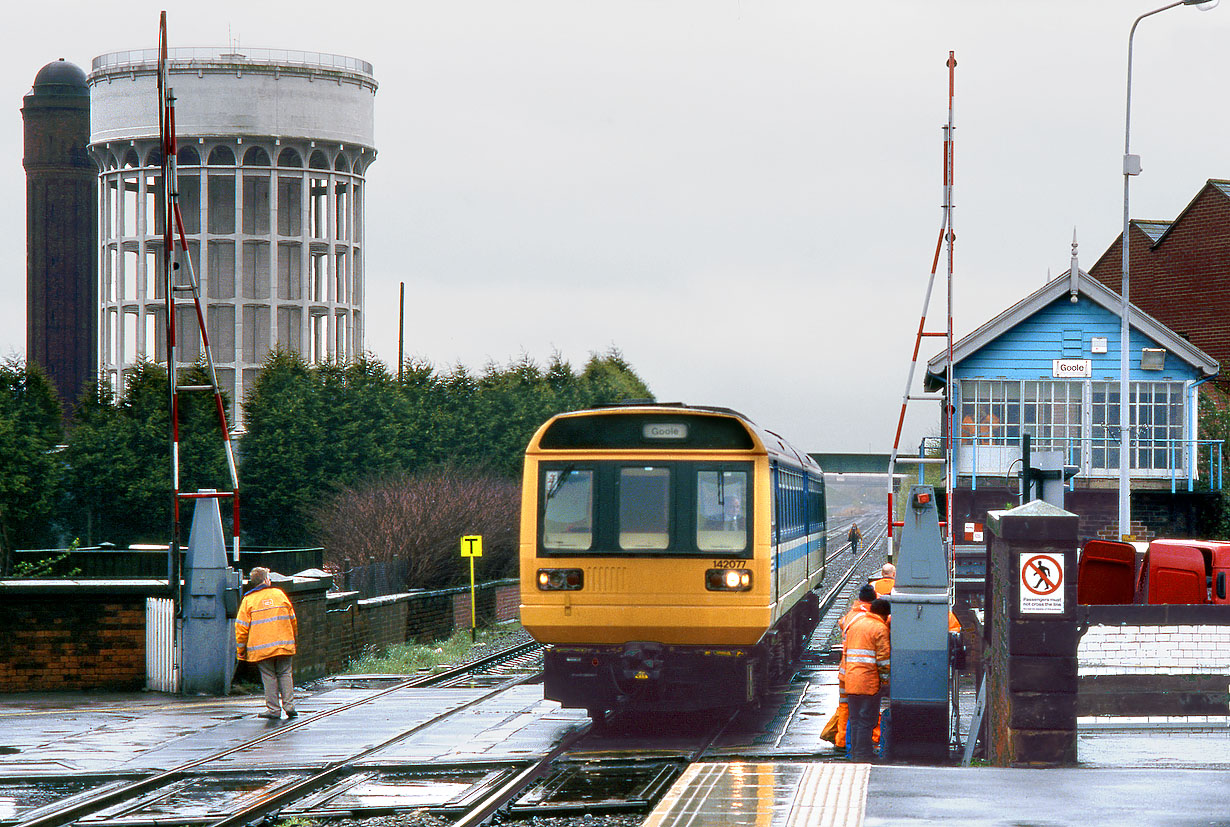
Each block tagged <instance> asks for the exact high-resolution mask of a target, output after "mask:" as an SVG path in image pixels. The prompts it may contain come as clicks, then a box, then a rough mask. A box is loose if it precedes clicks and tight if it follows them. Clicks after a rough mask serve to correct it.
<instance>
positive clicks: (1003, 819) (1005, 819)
mask: <svg viewBox="0 0 1230 827" xmlns="http://www.w3.org/2000/svg"><path fill="white" fill-rule="evenodd" d="M1227 740H1230V736H1228V739H1227ZM1226 778H1227V776H1226V772H1225V771H1224V770H1218V769H1208V770H1174V769H1160V770H1154V769H1080V768H1076V769H1051V770H1018V769H999V768H992V767H965V768H960V767H904V766H884V767H880V766H871V765H868V764H830V763H743V762H723V763H708V764H706V763H700V764H693V765H691V766H690V767H689V768H688V769H687V771H686V772H685V773H684V774H683V775H681V776H680V777H679V778H678V779H677V780H676V782H675V784H674V785H673V786H672V787H671V789H670V790H669V791H668V792H667V793H666V795H665V796H663V798H662V800H661V801H660V802H659V803H658V806H657V807H656V808H655V809H654V811H653V812H652V813H651V814H650V815H649V817H648V818H647V819H646V820H645V822H644V824H645V827H728V826H729V825H755V827H804V825H806V827H859V825H863V827H888V825H894V827H897V826H898V825H933V824H953V825H958V824H959V825H962V827H1001V826H1002V825H1009V824H1039V825H1076V824H1079V825H1085V827H1093V826H1094V825H1124V826H1125V827H1197V825H1201V827H1208V825H1225V824H1230V784H1227V783H1226Z"/></svg>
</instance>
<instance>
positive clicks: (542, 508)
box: [521, 406, 773, 716]
mask: <svg viewBox="0 0 1230 827" xmlns="http://www.w3.org/2000/svg"><path fill="white" fill-rule="evenodd" d="M766 473H767V461H766V458H765V451H764V448H763V446H762V445H761V444H760V442H759V440H758V439H757V438H756V436H755V435H754V433H753V431H752V430H751V429H749V427H748V426H747V425H746V424H745V421H744V420H742V419H741V418H740V417H738V416H736V415H732V414H731V413H718V412H710V411H704V410H700V409H689V408H672V407H666V406H641V407H628V408H614V409H598V410H593V411H582V412H577V413H571V414H561V415H560V416H557V417H555V418H553V419H552V420H550V421H549V422H547V423H546V424H545V425H544V426H543V427H542V428H540V429H539V431H538V433H537V434H536V435H535V436H534V438H533V440H532V441H531V443H530V446H529V448H528V450H527V452H526V462H525V471H524V479H523V487H522V491H523V494H522V512H521V620H522V623H523V625H524V626H525V628H526V629H527V630H528V631H529V633H530V634H531V635H533V637H534V638H535V639H536V640H538V641H540V642H542V643H546V644H549V646H548V650H547V654H546V664H545V668H546V675H545V695H546V697H547V698H549V699H552V700H555V701H559V702H560V703H561V704H562V705H564V706H566V707H578V708H585V709H588V710H589V711H590V714H591V715H595V716H596V715H599V714H600V713H602V712H603V711H605V710H609V709H619V708H636V709H646V710H677V711H681V710H689V709H705V708H713V707H719V706H727V705H734V704H740V703H745V702H747V701H749V700H751V698H752V697H753V694H754V693H755V692H756V690H757V687H756V685H755V684H756V680H757V678H756V676H755V674H754V672H755V658H754V657H753V648H754V647H755V645H756V644H757V642H758V641H759V640H760V639H761V638H762V636H763V635H764V633H765V631H766V630H767V629H768V628H769V627H770V625H771V623H772V615H773V605H772V601H771V598H770V595H771V588H770V587H771V572H770V565H769V555H768V553H767V545H768V541H769V532H768V522H769V521H768V515H769V513H770V502H769V492H768V486H767V484H765V481H764V477H765V475H766Z"/></svg>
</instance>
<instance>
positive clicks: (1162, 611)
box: [1077, 605, 1230, 727]
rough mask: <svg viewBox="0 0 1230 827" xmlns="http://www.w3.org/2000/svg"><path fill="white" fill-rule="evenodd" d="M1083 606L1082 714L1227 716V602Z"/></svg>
mask: <svg viewBox="0 0 1230 827" xmlns="http://www.w3.org/2000/svg"><path fill="white" fill-rule="evenodd" d="M1083 608H1084V609H1085V611H1086V612H1088V613H1090V614H1091V615H1094V613H1096V616H1091V618H1090V621H1089V628H1088V630H1087V631H1086V632H1085V634H1084V636H1083V637H1082V638H1081V642H1080V647H1079V649H1078V651H1077V662H1078V669H1079V676H1080V714H1081V715H1082V716H1086V717H1095V718H1096V717H1108V716H1112V717H1117V718H1121V717H1130V718H1146V719H1148V718H1173V717H1176V716H1182V717H1186V718H1189V719H1190V718H1192V717H1196V718H1203V719H1206V720H1208V721H1209V722H1210V723H1220V724H1222V725H1223V727H1224V724H1225V723H1226V722H1228V721H1230V719H1228V718H1227V711H1228V710H1227V704H1228V703H1230V692H1228V687H1230V606H1209V605H1205V606H1090V607H1083ZM1115 615H1118V616H1115ZM1210 719H1211V720H1210Z"/></svg>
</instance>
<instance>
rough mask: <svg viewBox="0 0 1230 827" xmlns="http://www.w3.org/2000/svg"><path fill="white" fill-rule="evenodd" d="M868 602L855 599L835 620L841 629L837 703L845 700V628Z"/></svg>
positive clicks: (863, 612) (865, 608) (865, 609)
mask: <svg viewBox="0 0 1230 827" xmlns="http://www.w3.org/2000/svg"><path fill="white" fill-rule="evenodd" d="M870 606H871V604H870V603H864V602H863V601H861V600H855V601H854V605H853V606H851V607H850V611H848V612H846V613H845V614H844V615H842V616H841V620H838V621H837V628H838V629H841V662H840V663H838V664H837V695H838V698H839V703H843V704H844V703H845V702H846V629H849V628H850V624H851V623H853V622H854V619H855V618H857V617H859V616H860V615H863V614H866V613H867V609H868V608H870Z"/></svg>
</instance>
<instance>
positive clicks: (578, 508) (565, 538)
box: [542, 468, 594, 551]
mask: <svg viewBox="0 0 1230 827" xmlns="http://www.w3.org/2000/svg"><path fill="white" fill-rule="evenodd" d="M542 479H543V502H545V503H546V507H545V508H544V513H543V518H542V545H543V548H550V549H567V550H572V551H587V550H588V549H589V548H591V547H592V546H593V543H594V472H593V471H578V470H575V469H573V468H565V469H563V470H560V471H547V472H546V473H545V474H543V477H542Z"/></svg>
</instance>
